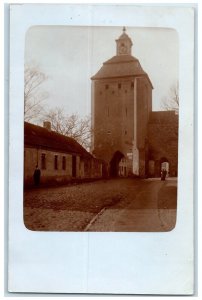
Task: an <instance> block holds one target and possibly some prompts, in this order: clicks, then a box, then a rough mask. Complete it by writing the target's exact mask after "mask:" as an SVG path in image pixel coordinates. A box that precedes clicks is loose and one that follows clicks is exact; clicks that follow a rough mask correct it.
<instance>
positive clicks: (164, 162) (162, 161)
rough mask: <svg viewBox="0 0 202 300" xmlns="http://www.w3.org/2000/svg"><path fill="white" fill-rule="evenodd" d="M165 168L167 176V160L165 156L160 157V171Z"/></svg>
mask: <svg viewBox="0 0 202 300" xmlns="http://www.w3.org/2000/svg"><path fill="white" fill-rule="evenodd" d="M162 170H166V172H167V176H168V174H169V161H168V159H167V158H166V157H162V158H161V159H160V171H162Z"/></svg>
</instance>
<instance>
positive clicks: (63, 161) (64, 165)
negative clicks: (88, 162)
mask: <svg viewBox="0 0 202 300" xmlns="http://www.w3.org/2000/svg"><path fill="white" fill-rule="evenodd" d="M62 169H63V170H66V157H65V156H63V157H62Z"/></svg>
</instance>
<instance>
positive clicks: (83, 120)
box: [44, 107, 92, 151]
mask: <svg viewBox="0 0 202 300" xmlns="http://www.w3.org/2000/svg"><path fill="white" fill-rule="evenodd" d="M44 118H45V119H46V120H47V121H49V122H51V128H52V130H54V131H56V132H58V133H61V134H63V135H66V136H69V137H72V138H74V139H75V140H76V141H77V142H78V143H79V144H80V145H82V146H83V147H84V148H86V149H87V150H88V151H89V149H90V143H91V133H92V129H91V119H90V116H85V117H80V116H79V115H78V114H71V115H68V114H66V113H65V112H64V110H63V109H62V108H59V107H57V108H55V109H51V110H50V111H49V112H48V113H46V114H45V115H44Z"/></svg>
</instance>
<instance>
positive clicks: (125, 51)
mask: <svg viewBox="0 0 202 300" xmlns="http://www.w3.org/2000/svg"><path fill="white" fill-rule="evenodd" d="M132 45H133V43H132V41H131V39H130V38H129V36H128V35H127V34H126V28H125V27H123V33H122V35H121V36H120V37H119V38H118V39H117V40H116V55H131V48H132Z"/></svg>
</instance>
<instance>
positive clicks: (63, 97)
mask: <svg viewBox="0 0 202 300" xmlns="http://www.w3.org/2000/svg"><path fill="white" fill-rule="evenodd" d="M123 25H124V24H123ZM126 33H127V34H128V35H129V37H130V38H131V40H132V42H133V47H132V55H133V56H135V57H136V58H137V59H138V60H139V62H140V64H141V66H142V67H143V69H144V71H145V72H146V73H147V74H148V75H149V77H150V80H151V82H152V84H153V87H154V89H153V110H161V109H162V108H161V100H162V98H164V97H166V96H167V95H169V89H170V87H171V86H172V85H174V84H175V83H176V82H177V81H178V78H179V74H178V72H179V57H178V52H179V44H178V34H177V32H176V31H175V30H173V29H166V28H145V27H143V28H136V27H127V28H126ZM121 34H122V27H87V26H83V27H80V26H77V27H76V26H34V27H31V28H30V29H29V30H28V32H27V34H26V41H25V63H30V62H31V63H35V64H37V65H39V67H40V69H41V71H42V72H44V73H45V74H46V75H47V76H48V80H47V81H46V82H45V83H44V84H43V86H42V88H43V90H44V91H46V92H48V94H49V97H48V99H47V100H46V107H47V108H54V107H56V106H57V107H63V108H64V109H65V111H66V112H67V113H68V114H71V113H76V112H77V113H79V114H80V115H87V114H90V110H91V80H90V77H91V76H93V75H94V74H95V73H97V71H98V70H99V69H100V68H101V66H102V64H103V62H104V61H106V60H108V59H110V58H111V57H112V56H114V55H116V42H115V40H116V39H117V38H118V37H119V36H120V35H121Z"/></svg>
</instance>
